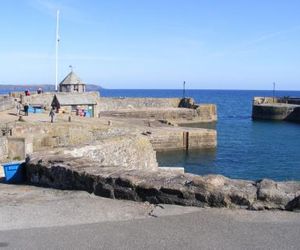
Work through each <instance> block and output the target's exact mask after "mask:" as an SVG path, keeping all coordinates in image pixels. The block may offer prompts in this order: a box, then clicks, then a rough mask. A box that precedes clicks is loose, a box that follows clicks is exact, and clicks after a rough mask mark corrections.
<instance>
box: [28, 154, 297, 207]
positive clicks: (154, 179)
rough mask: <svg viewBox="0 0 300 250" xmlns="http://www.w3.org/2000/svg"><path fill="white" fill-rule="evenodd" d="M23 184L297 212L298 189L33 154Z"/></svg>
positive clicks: (158, 200)
mask: <svg viewBox="0 0 300 250" xmlns="http://www.w3.org/2000/svg"><path fill="white" fill-rule="evenodd" d="M26 168H27V175H28V180H29V182H31V183H33V184H37V185H45V186H49V187H54V188H60V189H80V190H86V191H88V192H93V193H94V194H95V195H99V196H104V197H108V198H116V199H128V200H134V201H148V202H150V203H154V204H157V203H167V204H177V205H184V206H200V207H203V206H211V207H238V208H244V209H245V208H246V209H254V210H262V209H286V210H296V209H299V200H300V198H299V197H300V184H299V183H297V182H286V183H285V182H274V181H270V180H262V181H259V182H257V183H256V182H252V181H243V180H231V179H229V178H226V177H223V176H220V175H218V176H214V175H210V176H204V177H202V176H196V175H192V174H176V173H173V172H170V173H169V172H165V171H159V170H157V171H145V170H130V169H126V168H122V167H120V168H116V167H115V166H114V167H109V166H101V165H100V166H99V163H97V162H94V161H91V160H89V159H86V158H81V159H80V158H74V157H71V156H67V155H52V156H51V155H49V156H43V157H42V160H41V158H40V156H38V157H37V155H35V157H34V158H32V159H31V160H30V161H29V162H28V163H27V165H26Z"/></svg>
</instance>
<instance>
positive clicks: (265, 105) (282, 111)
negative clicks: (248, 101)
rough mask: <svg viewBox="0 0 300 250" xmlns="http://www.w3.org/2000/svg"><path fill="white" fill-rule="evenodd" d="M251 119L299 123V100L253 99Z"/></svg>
mask: <svg viewBox="0 0 300 250" xmlns="http://www.w3.org/2000/svg"><path fill="white" fill-rule="evenodd" d="M252 118H253V119H254V120H258V119H261V120H284V121H291V122H300V98H288V97H286V98H278V97H276V98H273V97H255V98H254V100H253V107H252Z"/></svg>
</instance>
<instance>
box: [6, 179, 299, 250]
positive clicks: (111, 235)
mask: <svg viewBox="0 0 300 250" xmlns="http://www.w3.org/2000/svg"><path fill="white" fill-rule="evenodd" d="M22 190H23V191H22ZM10 216H11V218H13V220H10V219H9V217H10ZM2 248H3V249H300V213H288V212H251V211H244V210H229V209H199V208H185V207H178V206H166V205H164V206H163V208H161V207H155V208H154V207H153V206H151V205H149V204H145V203H135V202H124V201H114V200H109V199H102V198H99V197H95V196H91V195H89V194H87V193H84V192H70V191H67V192H66V191H57V190H52V189H38V188H32V187H27V186H7V185H2V184H0V249H2Z"/></svg>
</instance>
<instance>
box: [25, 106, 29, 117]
mask: <svg viewBox="0 0 300 250" xmlns="http://www.w3.org/2000/svg"><path fill="white" fill-rule="evenodd" d="M28 109H29V105H28V104H27V103H26V104H25V105H24V113H25V116H28Z"/></svg>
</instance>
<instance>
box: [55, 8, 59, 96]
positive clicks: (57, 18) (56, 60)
mask: <svg viewBox="0 0 300 250" xmlns="http://www.w3.org/2000/svg"><path fill="white" fill-rule="evenodd" d="M58 32H59V10H57V12H56V49H55V91H57V88H58V43H59V34H58Z"/></svg>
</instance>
